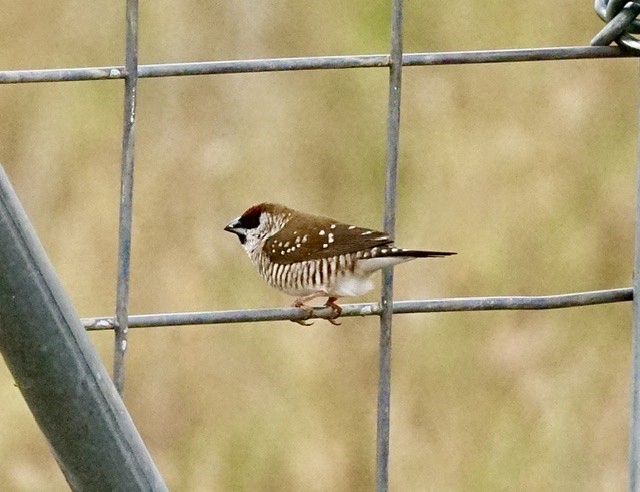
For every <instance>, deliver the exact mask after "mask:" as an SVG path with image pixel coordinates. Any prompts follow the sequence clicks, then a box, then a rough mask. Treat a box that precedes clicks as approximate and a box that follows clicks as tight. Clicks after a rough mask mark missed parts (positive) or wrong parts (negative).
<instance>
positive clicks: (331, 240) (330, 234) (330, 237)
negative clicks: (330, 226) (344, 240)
mask: <svg viewBox="0 0 640 492" xmlns="http://www.w3.org/2000/svg"><path fill="white" fill-rule="evenodd" d="M328 240H329V243H332V242H333V232H330V233H329V236H328Z"/></svg>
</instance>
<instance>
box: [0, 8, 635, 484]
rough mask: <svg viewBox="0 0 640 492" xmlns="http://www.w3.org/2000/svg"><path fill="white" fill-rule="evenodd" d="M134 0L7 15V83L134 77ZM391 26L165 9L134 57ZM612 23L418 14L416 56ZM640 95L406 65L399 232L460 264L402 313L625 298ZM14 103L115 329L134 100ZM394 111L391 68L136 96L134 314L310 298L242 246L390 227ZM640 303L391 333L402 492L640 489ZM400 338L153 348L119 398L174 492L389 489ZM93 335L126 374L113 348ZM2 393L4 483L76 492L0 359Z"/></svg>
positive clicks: (56, 238)
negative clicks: (279, 214) (272, 218)
mask: <svg viewBox="0 0 640 492" xmlns="http://www.w3.org/2000/svg"><path fill="white" fill-rule="evenodd" d="M123 4H124V2H106V1H98V2H89V3H87V2H81V1H79V0H68V1H66V2H63V3H47V4H46V5H43V4H42V3H40V2H20V3H15V2H11V3H9V2H4V8H3V9H2V11H3V17H4V19H5V20H4V21H3V29H2V30H1V31H0V39H1V41H2V42H0V59H1V60H2V69H4V70H7V69H21V68H54V67H73V66H99V65H118V64H121V63H122V59H123V43H124V41H123V40H124V31H123V28H124V5H123ZM388 8H389V7H388V5H386V4H384V5H378V4H376V3H375V2H368V1H364V0H354V1H351V2H340V1H337V0H328V1H326V2H269V3H265V2H249V1H244V0H242V1H236V2H216V1H213V2H212V1H206V2H205V1H199V0H184V1H182V2H169V1H164V0H159V1H156V2H143V3H142V5H141V34H140V42H141V48H140V62H141V63H160V62H174V61H197V60H218V59H221V60H226V59H237V58H260V57H271V56H304V55H328V54H357V53H383V52H385V51H387V50H388V44H389V28H388V24H389V11H388ZM600 27H601V22H600V20H599V19H598V18H597V17H596V15H595V13H594V12H593V10H592V7H591V3H586V2H582V3H580V4H576V2H569V1H561V2H555V3H554V8H553V9H550V8H549V5H548V2H545V1H543V0H532V1H529V2H520V3H518V4H509V8H504V6H503V3H500V2H498V3H495V4H487V3H486V2H463V3H447V2H444V3H443V2H406V13H405V49H406V51H431V50H462V49H487V48H520V47H535V46H554V45H579V44H587V43H588V41H589V40H590V39H591V37H592V36H593V35H594V34H595V33H596V32H597V30H599V29H600ZM636 73H637V67H636V63H635V62H634V61H632V60H630V59H628V60H600V61H595V60H591V61H569V62H541V63H520V64H501V65H487V66H464V67H430V68H429V67H414V68H408V69H406V70H405V72H404V79H403V81H404V86H403V108H402V142H401V164H400V166H401V171H400V187H399V209H398V220H397V238H398V241H399V243H400V244H402V245H407V246H411V247H424V248H434V249H438V248H441V249H452V250H456V251H458V252H459V255H458V256H456V257H454V258H450V259H447V260H441V261H425V262H414V263H412V264H410V265H404V266H400V267H399V268H398V269H397V270H396V272H397V275H396V289H395V291H396V296H397V298H398V299H417V298H429V297H445V296H466V295H500V294H523V295H524V294H543V293H560V292H568V291H577V290H583V289H585V290H589V289H601V288H611V287H622V286H629V285H630V283H631V271H632V258H633V216H634V212H633V209H634V202H635V198H634V180H635V148H636V105H637V95H636V94H637V74H636ZM0 91H1V92H0V93H1V97H0V112H1V114H2V115H3V117H2V118H0V136H1V139H0V142H2V145H1V146H0V162H2V164H3V165H4V166H5V168H6V169H7V172H8V173H9V175H10V177H11V178H12V181H13V183H14V186H15V188H16V189H17V192H18V194H19V196H20V197H21V199H22V200H23V202H24V205H25V207H26V209H27V211H28V213H29V216H30V217H31V219H32V221H33V223H34V225H35V227H36V229H37V231H38V233H39V235H40V237H41V239H42V241H43V243H44V245H45V247H46V249H47V251H48V253H49V255H50V257H51V259H52V261H53V264H54V266H55V267H56V269H57V271H58V273H59V274H60V276H61V278H62V281H63V284H64V286H65V287H66V288H67V289H68V291H69V293H70V295H71V297H72V299H73V302H74V304H75V306H76V308H77V311H78V312H79V314H80V315H81V316H93V315H107V314H110V313H112V312H113V310H114V303H115V273H116V258H115V252H116V236H117V206H118V188H119V184H118V179H119V178H118V173H119V159H120V138H121V119H122V83H121V82H116V81H103V82H76V83H56V84H31V85H15V86H8V85H5V86H2V87H1V88H0ZM386 97H387V71H386V70H384V69H366V70H364V69H359V70H344V71H315V72H300V73H281V74H275V73H272V74H248V75H227V76H205V77H183V78H166V79H154V80H141V81H140V87H139V113H138V116H139V119H138V127H137V128H138V134H137V148H136V150H137V152H136V155H137V164H136V166H137V167H136V184H135V202H134V208H135V212H134V238H133V239H134V242H133V262H132V290H131V312H132V313H151V312H168V311H189V310H210V309H235V308H243V307H264V306H283V305H288V304H289V303H290V302H291V300H290V299H289V298H288V297H287V296H285V295H283V294H280V293H278V292H276V291H274V290H272V289H270V288H269V287H268V286H266V284H264V283H263V282H262V281H261V280H259V279H258V277H257V274H256V273H255V271H254V270H253V267H252V266H251V265H250V264H249V261H248V259H247V258H246V257H245V256H244V253H243V251H242V250H241V248H240V246H239V245H238V243H237V240H236V239H235V238H234V237H232V236H231V235H229V234H226V233H224V232H223V231H222V227H223V226H224V225H225V224H226V222H227V221H228V220H229V219H231V218H233V217H235V216H237V215H238V214H239V213H241V212H242V211H243V210H244V209H245V208H246V207H248V206H249V205H251V204H253V203H256V202H259V201H263V200H275V201H281V202H283V203H286V204H289V205H291V206H293V207H296V208H300V209H303V210H306V211H310V212H316V213H321V214H325V215H331V216H334V217H336V218H339V219H342V220H344V221H348V222H354V223H359V224H363V225H368V226H372V227H378V226H380V224H381V222H382V219H381V217H382V208H383V189H384V170H383V167H384V160H385V114H386ZM376 298H377V294H376V293H372V294H370V295H368V296H367V297H366V298H365V299H366V300H370V301H373V300H376ZM357 300H363V299H357ZM630 310H631V306H630V304H620V305H610V306H603V307H589V308H578V309H571V310H560V311H552V312H538V313H535V312H497V313H464V314H438V315H404V316H398V317H397V318H396V319H395V324H394V348H393V382H392V388H393V395H392V410H391V418H392V443H391V488H392V490H487V491H489V490H541V489H543V488H550V489H553V490H624V489H625V488H626V484H627V479H626V473H627V472H626V469H627V462H626V454H627V445H628V440H627V427H628V425H627V422H628V405H629V400H630V398H629V363H630V362H629V355H630V345H629V344H630V323H631V317H630ZM377 326H378V323H377V320H376V319H375V318H367V319H362V320H360V319H347V320H345V321H344V322H343V325H342V326H340V327H334V326H331V325H329V324H328V323H320V322H317V323H316V324H315V325H314V326H313V327H311V328H308V329H306V328H305V329H303V328H301V327H299V326H298V325H294V324H292V323H288V322H282V323H263V324H241V325H234V326H215V327H186V328H162V329H146V330H133V332H132V333H131V335H130V345H129V347H130V350H129V355H128V364H127V378H128V379H127V383H126V402H127V404H128V406H129V408H130V410H131V412H132V415H133V418H134V420H135V422H136V423H137V425H138V427H139V429H140V431H141V433H142V434H143V437H144V439H145V441H146V443H147V445H148V446H149V448H150V450H151V452H152V454H153V456H154V458H155V459H156V461H157V463H158V465H159V467H160V470H161V472H162V473H163V475H164V477H165V479H166V480H167V482H168V484H169V485H170V487H171V488H172V489H173V490H194V491H195V490H212V489H216V490H323V491H324V490H371V489H372V488H373V484H374V472H375V470H374V455H375V443H374V439H375V406H376V392H377V370H378V369H377V343H378V331H377ZM91 338H92V340H93V341H94V343H95V344H96V346H97V348H98V350H99V351H100V353H101V355H102V356H103V358H104V361H105V364H106V365H107V367H109V368H110V367H111V363H112V362H111V357H112V355H111V351H112V336H111V334H109V333H93V334H91ZM0 400H1V401H2V402H3V404H2V407H3V412H2V419H0V436H1V439H0V488H2V489H5V490H6V489H13V490H38V489H40V490H42V489H50V490H65V489H66V484H65V482H64V479H63V477H62V475H61V473H60V472H59V470H58V468H57V466H56V464H55V462H54V460H53V458H52V456H51V454H50V452H49V450H48V448H47V445H46V442H45V440H44V439H43V437H42V435H41V434H40V432H39V431H38V429H37V427H36V426H35V424H34V422H33V419H32V417H31V415H30V414H29V412H28V409H27V407H26V405H25V404H24V402H23V400H22V398H21V396H20V393H19V391H18V389H17V388H15V387H14V386H13V384H12V378H11V376H10V374H9V373H8V371H7V370H6V367H5V366H4V365H1V366H0Z"/></svg>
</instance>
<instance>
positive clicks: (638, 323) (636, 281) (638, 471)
mask: <svg viewBox="0 0 640 492" xmlns="http://www.w3.org/2000/svg"><path fill="white" fill-rule="evenodd" d="M638 83H639V84H640V81H639V82H638ZM639 89H640V87H639ZM639 93H640V90H639ZM637 104H638V110H637V111H638V121H639V122H640V102H639V103H637ZM637 131H638V137H637V143H636V145H637V146H638V148H637V149H636V152H637V169H636V217H635V260H634V266H633V329H632V349H631V354H632V355H631V412H630V419H631V426H630V427H631V428H630V430H629V490H631V491H633V492H637V491H639V490H640V483H638V480H639V479H640V381H639V380H638V378H640V295H639V294H638V293H639V292H640V129H638V130H637Z"/></svg>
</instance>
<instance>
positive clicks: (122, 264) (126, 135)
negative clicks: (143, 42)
mask: <svg viewBox="0 0 640 492" xmlns="http://www.w3.org/2000/svg"><path fill="white" fill-rule="evenodd" d="M137 88H138V0H127V42H126V64H125V81H124V119H123V132H122V170H121V175H122V176H121V187H120V224H119V230H118V285H117V292H116V327H115V344H114V355H113V380H114V382H115V385H116V388H117V389H118V392H119V393H120V394H121V395H122V394H123V392H124V374H125V371H124V357H125V354H126V352H127V332H128V331H129V321H128V316H129V279H130V267H131V223H132V218H133V164H134V144H135V136H136V132H135V128H136V92H137Z"/></svg>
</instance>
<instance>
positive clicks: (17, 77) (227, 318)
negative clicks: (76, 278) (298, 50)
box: [0, 0, 640, 491]
mask: <svg viewBox="0 0 640 492" xmlns="http://www.w3.org/2000/svg"><path fill="white" fill-rule="evenodd" d="M391 11H392V13H391V49H390V53H389V54H379V55H354V56H320V57H300V58H272V59H257V60H233V61H207V62H197V63H166V64H154V65H140V66H139V65H138V63H137V57H138V39H137V38H138V36H137V32H138V2H137V0H127V2H126V20H127V34H126V62H125V65H124V66H107V67H93V68H69V69H47V70H16V71H0V84H18V83H33V82H63V81H85V80H111V79H124V81H125V84H124V118H123V137H122V166H121V196H120V222H119V240H118V279H117V296H116V307H115V315H114V316H105V317H94V318H85V319H83V320H82V321H83V324H84V326H85V328H86V329H88V330H106V329H108V330H114V332H115V357H114V372H113V374H114V376H113V377H114V383H115V385H116V387H117V389H118V391H119V392H120V393H121V394H122V392H123V389H124V382H125V356H126V351H127V331H128V329H129V328H143V327H146V328H150V327H162V326H179V325H200V324H220V323H237V322H257V321H276V320H303V319H308V318H310V317H311V318H329V317H330V316H331V315H332V314H333V313H332V311H331V309H329V308H318V309H314V311H313V312H311V313H307V312H305V311H303V310H301V309H298V308H276V309H243V310H237V311H207V312H184V313H164V314H163V313H158V314H145V315H129V313H128V303H129V276H130V275H129V273H130V256H131V222H132V205H133V196H134V193H133V171H134V147H135V127H136V93H137V82H138V79H139V78H148V77H172V76H189V75H190V76H197V75H212V74H232V73H236V74H237V73H255V72H282V71H296V70H327V69H346V68H387V69H388V70H389V96H388V113H387V158H386V187H385V209H384V210H385V212H384V229H385V231H387V232H388V233H389V234H390V235H392V236H393V233H394V229H395V216H396V197H397V176H398V167H397V164H398V149H399V135H400V108H401V104H400V101H401V82H402V71H403V67H410V66H430V65H460V64H482V63H503V62H525V61H541V60H549V61H552V60H554V61H558V60H576V59H597V58H622V57H635V56H637V50H638V49H639V48H640V45H638V42H637V40H636V39H635V38H634V37H633V36H632V35H631V34H632V33H638V32H640V23H638V21H635V17H636V16H637V15H638V14H640V4H639V3H637V2H629V3H628V4H626V5H625V2H620V1H617V0H612V1H611V2H607V1H605V0H597V1H596V12H597V13H598V15H600V16H601V17H602V18H603V20H605V21H606V22H607V24H606V26H605V28H604V29H603V30H602V31H601V32H600V33H598V34H597V35H596V37H595V38H594V39H593V41H592V44H593V45H592V46H569V47H552V48H535V49H508V50H484V51H463V52H446V53H403V45H402V19H403V2H402V0H392V9H391ZM614 40H616V41H617V42H618V44H619V45H620V46H621V47H613V46H607V45H608V44H610V43H611V42H612V41H614ZM639 167H640V165H639ZM639 182H640V179H639ZM639 193H640V192H639ZM637 198H638V197H637ZM635 244H636V246H635V252H636V258H635V263H634V284H633V287H631V288H620V289H610V290H599V291H591V292H578V293H567V294H560V295H543V296H503V297H469V298H450V299H436V300H412V301H393V271H392V270H390V269H388V270H386V271H384V273H383V281H382V296H381V302H380V303H364V304H348V305H344V306H343V311H342V316H379V317H380V342H379V385H378V419H377V440H376V451H377V452H376V487H377V490H379V491H385V490H387V489H388V480H389V467H388V463H389V409H390V399H391V389H390V378H391V341H392V329H391V327H392V320H393V315H394V314H403V313H429V312H454V311H457V312H459V311H486V310H525V309H561V308H568V307H575V306H587V305H595V304H606V303H614V302H629V301H633V312H634V314H633V326H634V327H633V333H634V336H633V371H632V373H633V375H632V402H631V404H632V410H631V436H630V465H629V477H630V488H631V490H638V488H639V485H638V477H640V385H638V383H637V380H638V377H640V301H639V300H638V296H634V292H635V291H636V290H637V289H638V288H640V200H638V204H637V205H636V239H635Z"/></svg>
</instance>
